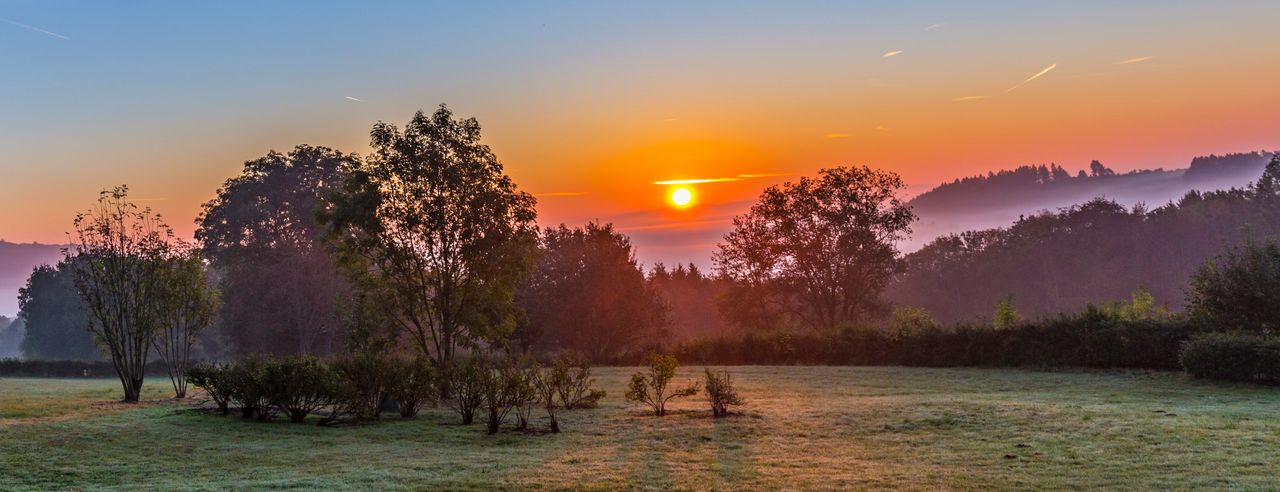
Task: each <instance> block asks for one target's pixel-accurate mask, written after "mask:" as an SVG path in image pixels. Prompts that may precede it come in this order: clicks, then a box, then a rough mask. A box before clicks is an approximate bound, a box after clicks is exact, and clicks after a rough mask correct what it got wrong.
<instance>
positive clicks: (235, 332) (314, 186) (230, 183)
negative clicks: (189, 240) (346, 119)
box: [196, 145, 359, 354]
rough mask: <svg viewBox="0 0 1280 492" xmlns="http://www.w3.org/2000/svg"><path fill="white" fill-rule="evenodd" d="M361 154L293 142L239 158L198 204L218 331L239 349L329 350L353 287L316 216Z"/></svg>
mask: <svg viewBox="0 0 1280 492" xmlns="http://www.w3.org/2000/svg"><path fill="white" fill-rule="evenodd" d="M358 163H359V158H358V157H357V156H355V155H351V154H343V153H342V152H339V151H336V150H333V149H328V148H325V147H311V146H307V145H299V146H297V147H296V148H294V149H293V150H292V151H290V152H289V153H288V154H282V153H279V152H275V151H272V152H270V153H268V154H267V155H266V156H263V157H261V158H258V159H254V160H251V161H248V162H245V163H244V170H243V171H242V172H241V174H240V175H239V176H236V177H234V178H231V179H228V180H227V181H226V183H224V184H223V185H222V188H220V189H219V190H218V196H217V197H215V198H214V199H213V200H211V201H209V202H208V203H206V204H205V205H204V211H203V213H202V214H201V216H200V218H199V219H198V220H197V223H198V225H199V227H198V228H197V229H196V238H197V239H198V240H199V241H200V243H201V247H202V250H203V253H204V255H205V257H206V258H208V259H209V261H210V265H211V268H212V269H213V270H214V271H215V273H216V277H217V279H218V285H219V287H220V290H221V292H222V299H223V301H224V302H223V303H222V304H221V305H220V308H219V314H218V318H219V320H220V321H219V328H220V331H221V332H222V333H223V334H224V335H225V336H226V337H227V338H228V339H229V340H230V341H231V343H232V344H233V345H234V346H235V348H236V349H237V350H238V351H239V352H241V353H274V354H293V353H312V354H330V353H334V352H336V351H338V350H340V349H341V348H342V347H341V343H342V342H343V340H344V339H345V336H344V335H345V333H344V330H343V324H342V320H341V319H340V315H341V313H342V312H343V311H342V310H343V309H344V308H346V307H347V304H348V299H349V298H350V295H351V293H350V291H351V287H350V285H349V284H348V282H347V280H346V278H345V277H344V276H343V275H342V274H341V272H340V271H339V269H338V268H337V265H336V259H335V254H334V251H333V248H331V247H330V246H329V245H328V244H327V243H326V242H325V240H324V238H325V234H326V232H327V231H326V229H325V228H324V227H322V226H320V225H319V224H318V223H317V221H316V212H317V208H318V205H319V204H320V203H321V201H322V198H323V197H325V196H326V195H328V194H330V193H333V192H336V191H337V189H338V187H339V185H340V184H341V183H342V181H343V179H344V176H346V174H347V173H348V172H350V170H351V169H352V168H354V167H356V166H357V164H358Z"/></svg>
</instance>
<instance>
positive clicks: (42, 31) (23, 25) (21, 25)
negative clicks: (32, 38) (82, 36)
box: [0, 17, 71, 41]
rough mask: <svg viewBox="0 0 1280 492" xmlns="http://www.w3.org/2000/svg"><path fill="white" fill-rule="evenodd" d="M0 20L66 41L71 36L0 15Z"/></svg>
mask: <svg viewBox="0 0 1280 492" xmlns="http://www.w3.org/2000/svg"><path fill="white" fill-rule="evenodd" d="M0 22H4V23H6V24H11V25H14V26H18V27H21V28H23V29H27V30H31V31H35V32H38V33H40V34H44V35H46V36H53V37H55V38H58V39H65V40H67V41H70V40H71V38H69V37H66V36H63V35H61V34H58V33H56V32H53V31H46V30H44V29H40V28H39V27H36V26H28V25H26V24H23V23H21V22H18V21H12V20H9V19H5V18H3V17H0Z"/></svg>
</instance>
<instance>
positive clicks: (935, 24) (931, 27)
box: [924, 22, 949, 31]
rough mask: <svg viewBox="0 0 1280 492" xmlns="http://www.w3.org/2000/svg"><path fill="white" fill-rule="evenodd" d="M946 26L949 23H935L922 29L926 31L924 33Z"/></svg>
mask: <svg viewBox="0 0 1280 492" xmlns="http://www.w3.org/2000/svg"><path fill="white" fill-rule="evenodd" d="M947 24H949V22H936V23H933V24H929V26H928V27H926V28H924V30H926V31H932V30H934V29H937V28H939V27H942V26H945V25H947Z"/></svg>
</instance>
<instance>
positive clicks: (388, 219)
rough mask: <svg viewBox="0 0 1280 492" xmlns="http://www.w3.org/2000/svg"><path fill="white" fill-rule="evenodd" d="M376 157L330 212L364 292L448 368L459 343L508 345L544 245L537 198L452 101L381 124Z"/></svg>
mask: <svg viewBox="0 0 1280 492" xmlns="http://www.w3.org/2000/svg"><path fill="white" fill-rule="evenodd" d="M372 146H373V155H372V156H370V158H369V159H368V162H366V163H365V164H363V165H360V166H357V167H356V168H355V169H354V170H353V171H352V173H351V176H350V177H349V178H348V179H347V180H346V182H345V184H344V186H343V188H342V189H341V190H340V192H338V193H336V194H334V196H333V197H332V202H331V203H330V204H329V207H328V208H327V209H326V210H325V212H324V214H323V219H324V220H325V221H326V223H327V224H329V225H330V226H331V228H332V231H333V235H334V238H335V240H336V241H337V243H338V244H339V245H340V249H341V251H342V253H343V257H344V259H345V260H346V264H347V265H348V266H349V267H350V268H349V271H350V272H351V273H352V275H353V276H354V277H355V278H356V279H357V280H358V281H359V286H360V288H361V289H364V290H366V291H367V292H370V293H374V294H376V295H377V296H378V297H380V298H382V299H383V300H384V301H385V305H386V306H387V307H388V309H389V314H390V315H391V316H392V317H393V318H394V320H395V321H396V323H397V324H398V325H399V326H400V327H402V329H403V331H404V332H405V333H406V334H407V335H408V336H409V338H410V340H411V341H412V343H413V344H414V345H415V346H416V347H417V348H418V349H420V350H421V352H422V353H423V354H424V355H427V356H429V357H432V358H433V360H434V361H435V363H436V364H437V365H438V366H441V367H443V366H447V365H448V364H449V362H450V361H451V360H452V359H453V357H454V353H455V351H456V350H457V348H458V347H459V346H467V345H475V344H477V343H478V342H481V341H486V340H488V341H502V340H505V339H506V338H507V335H509V333H510V331H511V330H512V329H513V327H514V320H515V318H514V309H513V295H514V294H513V290H514V287H515V284H516V282H517V280H518V279H519V278H520V276H521V275H523V274H524V272H526V271H527V270H528V268H529V264H530V256H531V252H532V250H533V247H534V242H535V236H536V232H535V225H534V218H535V215H536V213H535V211H534V203H535V202H534V198H533V196H531V195H529V194H528V193H524V192H521V191H519V190H518V189H517V188H516V185H515V183H514V182H513V181H512V180H511V178H510V177H508V176H506V175H505V174H504V173H503V169H502V164H501V163H499V162H498V159H497V158H496V157H495V156H494V155H493V153H492V152H491V151H490V150H489V147H488V146H487V145H484V144H483V143H481V141H480V124H479V123H477V122H476V120H475V119H466V120H456V119H454V118H453V113H452V112H450V111H449V109H448V108H446V107H444V106H443V105H442V106H441V107H440V108H439V109H438V110H436V112H435V113H434V114H432V115H430V116H427V115H425V114H423V113H422V112H421V111H419V112H418V113H417V114H415V115H414V117H413V119H412V120H410V121H409V124H408V125H407V126H406V127H405V128H404V130H400V129H398V128H396V127H395V126H394V125H391V124H387V123H381V122H380V123H378V124H377V125H375V126H374V128H373V131H372Z"/></svg>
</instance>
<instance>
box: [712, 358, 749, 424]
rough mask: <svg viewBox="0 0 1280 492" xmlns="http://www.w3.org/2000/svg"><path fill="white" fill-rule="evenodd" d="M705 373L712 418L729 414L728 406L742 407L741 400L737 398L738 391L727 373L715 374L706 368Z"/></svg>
mask: <svg viewBox="0 0 1280 492" xmlns="http://www.w3.org/2000/svg"><path fill="white" fill-rule="evenodd" d="M706 373H707V374H706V378H707V381H706V385H707V386H706V388H707V399H708V400H710V401H711V415H712V416H714V417H723V416H725V415H727V414H728V413H729V406H738V405H742V398H739V397H738V391H737V390H736V389H734V387H733V380H732V379H731V378H730V376H729V371H725V372H724V373H723V374H716V373H714V372H712V371H711V368H707V369H706Z"/></svg>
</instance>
